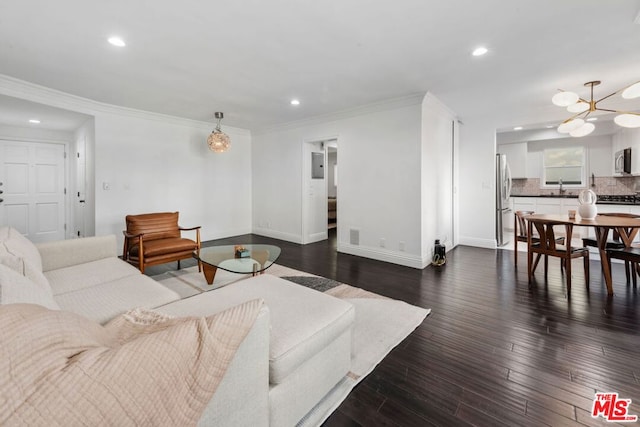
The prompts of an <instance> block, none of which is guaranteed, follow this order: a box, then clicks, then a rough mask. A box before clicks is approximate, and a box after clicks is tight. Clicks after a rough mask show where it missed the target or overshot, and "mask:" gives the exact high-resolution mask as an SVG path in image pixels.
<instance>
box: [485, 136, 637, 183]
mask: <svg viewBox="0 0 640 427" xmlns="http://www.w3.org/2000/svg"><path fill="white" fill-rule="evenodd" d="M497 151H498V153H499V154H506V156H507V163H508V164H509V168H510V169H511V177H512V178H515V179H517V178H526V177H527V143H526V142H517V143H514V144H502V145H499V146H498V150H497ZM639 151H640V150H639Z"/></svg>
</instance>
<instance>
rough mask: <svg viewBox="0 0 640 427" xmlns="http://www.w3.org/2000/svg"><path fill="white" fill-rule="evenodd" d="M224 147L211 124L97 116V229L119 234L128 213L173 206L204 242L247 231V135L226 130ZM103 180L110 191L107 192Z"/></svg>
mask: <svg viewBox="0 0 640 427" xmlns="http://www.w3.org/2000/svg"><path fill="white" fill-rule="evenodd" d="M223 131H225V132H226V133H228V135H229V137H230V138H231V148H230V149H229V151H228V152H226V153H213V152H211V151H210V150H209V149H208V147H207V144H206V139H207V136H208V134H209V133H210V132H211V130H210V129H208V130H205V129H202V128H194V127H192V126H189V125H186V124H180V123H174V122H165V121H160V120H157V119H155V118H152V117H149V118H144V117H132V116H129V115H120V114H107V113H100V114H98V115H96V132H95V134H96V143H95V145H96V152H95V164H96V177H95V192H96V234H98V235H100V234H107V233H116V234H120V235H121V234H122V231H121V230H122V229H123V228H124V217H125V215H127V214H138V213H147V212H162V211H171V212H173V211H179V212H180V225H182V226H184V227H192V226H196V225H200V226H202V229H201V236H202V239H203V240H210V239H215V238H220V237H228V236H232V235H238V234H245V233H249V232H251V149H250V147H251V136H250V134H249V132H247V131H243V130H239V129H233V128H225V127H224V126H223ZM105 183H107V184H108V186H109V188H110V189H109V190H105V187H104V185H105Z"/></svg>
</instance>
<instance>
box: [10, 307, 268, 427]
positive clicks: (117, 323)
mask: <svg viewBox="0 0 640 427" xmlns="http://www.w3.org/2000/svg"><path fill="white" fill-rule="evenodd" d="M262 304H263V301H262V300H254V301H249V302H247V303H244V304H242V305H239V306H236V307H233V308H231V309H229V310H227V311H224V312H221V313H218V314H215V315H213V316H210V317H207V318H168V317H166V316H162V315H157V316H154V315H153V314H149V313H148V312H141V313H136V312H133V313H129V314H128V315H123V316H121V317H119V318H116V319H114V320H113V321H112V322H110V323H109V324H108V325H107V326H104V327H103V326H100V325H99V324H97V323H95V322H92V321H90V320H88V319H86V318H83V317H82V316H79V315H76V314H74V313H69V312H65V311H57V312H56V311H50V310H46V309H44V308H42V307H38V306H34V305H26V304H14V305H10V306H3V307H0V323H1V324H2V325H3V327H2V328H0V342H2V346H0V360H2V363H0V378H2V379H3V380H2V381H1V382H0V402H3V403H2V406H3V410H2V411H0V425H5V424H7V425H14V424H15V425H47V426H63V425H65V426H66V425H77V424H82V425H196V424H197V422H198V420H199V419H200V417H201V414H202V412H203V411H204V409H205V408H206V406H207V404H208V402H209V401H210V399H211V397H212V396H213V394H214V392H215V390H216V388H217V387H218V385H219V383H220V381H222V378H223V376H224V373H225V371H226V369H227V366H228V364H229V363H230V362H231V360H232V359H233V356H234V355H235V351H236V350H237V348H238V347H239V346H240V344H241V343H242V341H243V340H244V338H245V336H246V334H247V333H248V332H249V330H250V329H251V327H252V326H253V323H254V321H255V319H256V317H257V315H258V312H259V310H260V308H261V306H262Z"/></svg>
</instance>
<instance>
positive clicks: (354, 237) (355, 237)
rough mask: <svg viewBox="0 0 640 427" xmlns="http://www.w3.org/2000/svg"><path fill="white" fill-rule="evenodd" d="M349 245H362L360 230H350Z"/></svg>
mask: <svg viewBox="0 0 640 427" xmlns="http://www.w3.org/2000/svg"><path fill="white" fill-rule="evenodd" d="M349 243H350V244H352V245H356V246H357V245H359V244H360V230H358V229H355V228H351V229H349Z"/></svg>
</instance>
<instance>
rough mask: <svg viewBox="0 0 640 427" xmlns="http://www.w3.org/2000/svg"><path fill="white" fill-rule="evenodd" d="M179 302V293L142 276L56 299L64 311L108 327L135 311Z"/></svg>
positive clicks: (63, 295)
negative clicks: (122, 315) (119, 318)
mask: <svg viewBox="0 0 640 427" xmlns="http://www.w3.org/2000/svg"><path fill="white" fill-rule="evenodd" d="M120 262H122V261H120ZM122 263H123V264H124V262H122ZM179 299H180V295H178V294H177V293H176V292H174V291H172V290H170V289H168V288H165V287H164V286H162V285H161V284H159V283H158V282H156V281H155V280H153V279H151V278H150V277H147V276H144V275H142V274H140V273H138V274H137V275H135V276H127V277H123V278H121V279H117V280H113V281H111V282H104V283H101V284H98V285H95V286H90V287H88V288H82V289H78V290H76V291H73V292H67V293H64V294H58V295H55V300H56V302H57V303H58V305H60V308H61V309H63V310H67V311H72V312H74V313H78V314H81V315H83V316H85V317H87V318H89V319H91V320H93V321H95V322H98V323H105V322H107V321H109V320H111V319H113V318H114V317H116V316H117V315H119V314H122V313H124V312H125V311H127V310H131V309H132V308H136V307H144V308H154V307H158V306H161V305H164V304H167V303H170V302H172V301H177V300H179ZM190 314H191V313H187V314H185V316H188V315H190Z"/></svg>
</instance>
